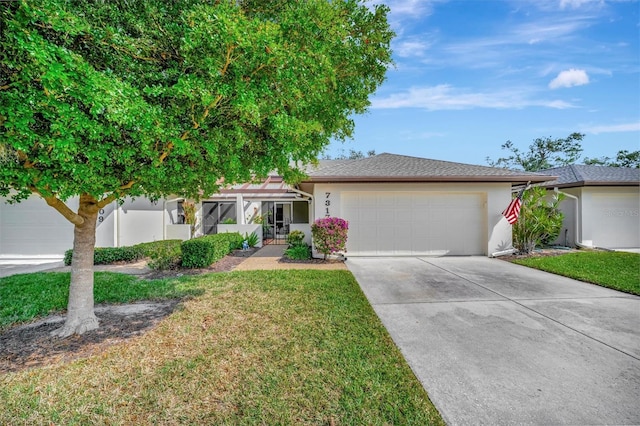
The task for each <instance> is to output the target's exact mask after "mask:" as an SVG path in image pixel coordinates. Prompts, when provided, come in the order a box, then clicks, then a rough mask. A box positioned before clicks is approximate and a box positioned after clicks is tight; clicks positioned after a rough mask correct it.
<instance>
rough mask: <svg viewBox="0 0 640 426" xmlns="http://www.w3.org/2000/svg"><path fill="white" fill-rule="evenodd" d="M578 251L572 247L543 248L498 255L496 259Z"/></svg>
mask: <svg viewBox="0 0 640 426" xmlns="http://www.w3.org/2000/svg"><path fill="white" fill-rule="evenodd" d="M576 251H578V250H577V249H573V248H544V249H539V250H535V251H534V252H533V253H514V254H509V255H505V256H499V257H497V259H500V260H506V261H508V262H511V261H514V260H518V259H528V258H532V257H533V258H535V257H549V256H560V255H563V254H568V253H573V252H576Z"/></svg>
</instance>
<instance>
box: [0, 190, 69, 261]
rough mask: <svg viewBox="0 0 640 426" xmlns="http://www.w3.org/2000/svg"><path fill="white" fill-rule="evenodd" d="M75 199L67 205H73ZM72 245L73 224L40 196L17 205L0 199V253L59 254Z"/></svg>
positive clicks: (10, 254) (62, 253)
mask: <svg viewBox="0 0 640 426" xmlns="http://www.w3.org/2000/svg"><path fill="white" fill-rule="evenodd" d="M77 204H78V203H77V201H72V202H71V203H70V207H71V208H73V209H76V208H77ZM71 247H73V225H72V224H71V223H70V222H69V221H67V220H66V219H65V218H63V217H62V215H61V214H60V213H58V212H57V211H55V210H54V209H53V208H51V207H49V206H48V205H47V203H46V202H45V201H44V200H43V199H41V198H40V197H30V198H29V199H27V200H24V201H22V202H20V203H19V204H6V203H5V201H4V199H2V198H0V255H5V256H7V255H9V256H12V255H21V256H22V255H25V256H34V255H43V256H60V257H61V256H63V255H64V252H65V250H68V249H70V248H71Z"/></svg>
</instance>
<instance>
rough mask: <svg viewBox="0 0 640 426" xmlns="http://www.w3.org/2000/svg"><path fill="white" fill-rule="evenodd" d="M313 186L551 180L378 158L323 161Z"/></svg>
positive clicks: (424, 160)
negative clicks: (323, 183)
mask: <svg viewBox="0 0 640 426" xmlns="http://www.w3.org/2000/svg"><path fill="white" fill-rule="evenodd" d="M307 174H308V175H309V179H308V180H309V181H311V182H389V181H392V182H512V183H526V182H528V181H531V182H544V181H547V180H549V177H548V176H546V175H541V174H537V173H528V172H520V171H513V170H508V169H502V168H496V167H487V166H478V165H472V164H463V163H455V162H450V161H440V160H430V159H427V158H418V157H409V156H405V155H396V154H388V153H383V154H378V155H376V156H373V157H367V158H362V159H358V160H323V161H320V162H319V164H318V165H317V166H315V167H313V166H312V167H310V168H309V169H308V170H307Z"/></svg>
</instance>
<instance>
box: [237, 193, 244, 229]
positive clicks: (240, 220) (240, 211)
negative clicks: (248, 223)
mask: <svg viewBox="0 0 640 426" xmlns="http://www.w3.org/2000/svg"><path fill="white" fill-rule="evenodd" d="M236 218H237V219H236V223H237V224H238V225H244V224H245V218H244V198H243V197H242V194H241V193H240V194H236Z"/></svg>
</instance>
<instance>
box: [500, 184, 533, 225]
mask: <svg viewBox="0 0 640 426" xmlns="http://www.w3.org/2000/svg"><path fill="white" fill-rule="evenodd" d="M527 187H528V186H525V187H524V188H522V190H520V193H518V196H517V197H516V198H514V199H513V200H511V202H510V203H509V205H508V206H507V208H506V209H504V211H503V212H502V215H503V216H504V217H506V218H507V222H509V225H513V224H514V223H516V222H517V221H518V216H520V207H521V206H522V194H524V190H525V189H527Z"/></svg>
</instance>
